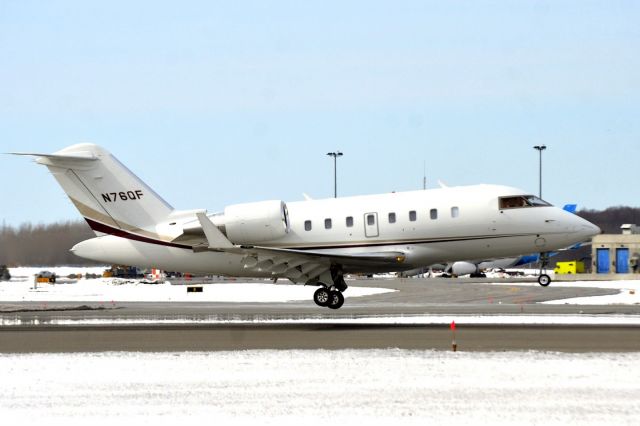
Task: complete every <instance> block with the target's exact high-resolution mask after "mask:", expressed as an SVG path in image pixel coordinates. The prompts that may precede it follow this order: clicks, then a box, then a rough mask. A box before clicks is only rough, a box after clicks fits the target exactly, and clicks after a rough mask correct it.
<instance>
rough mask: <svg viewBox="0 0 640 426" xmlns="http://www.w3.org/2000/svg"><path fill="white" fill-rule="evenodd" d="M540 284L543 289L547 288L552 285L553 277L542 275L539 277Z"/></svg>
mask: <svg viewBox="0 0 640 426" xmlns="http://www.w3.org/2000/svg"><path fill="white" fill-rule="evenodd" d="M538 284H540V285H541V286H542V287H546V286H548V285H549V284H551V277H550V276H549V275H547V274H542V275H540V276H539V277H538Z"/></svg>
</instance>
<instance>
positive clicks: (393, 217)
mask: <svg viewBox="0 0 640 426" xmlns="http://www.w3.org/2000/svg"><path fill="white" fill-rule="evenodd" d="M389 223H396V214H395V213H389Z"/></svg>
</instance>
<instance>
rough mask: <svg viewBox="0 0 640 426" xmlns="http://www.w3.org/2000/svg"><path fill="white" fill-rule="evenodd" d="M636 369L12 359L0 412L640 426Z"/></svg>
mask: <svg viewBox="0 0 640 426" xmlns="http://www.w3.org/2000/svg"><path fill="white" fill-rule="evenodd" d="M639 363H640V353H597V354H564V353H549V352H493V353H477V352H474V353H462V352H457V353H454V352H436V351H415V350H414V351H412V350H398V349H386V350H338V351H327V350H307V351H304V350H278V351H268V350H255V351H232V352H210V353H202V352H181V353H133V352H107V353H80V354H21V355H6V354H5V355H0V377H2V378H3V379H2V398H0V413H2V421H3V423H5V424H38V425H42V424H47V425H49V424H61V425H62V424H64V425H65V426H66V425H87V424H92V425H106V424H109V425H112V424H135V423H133V422H143V423H144V424H147V423H152V424H160V425H165V424H166V425H169V424H171V425H173V424H175V423H176V422H180V423H181V424H185V423H184V422H186V424H209V423H211V421H212V420H214V419H215V423H216V424H224V425H229V424H247V425H254V424H272V425H299V424H305V425H326V424H355V423H356V422H358V424H375V425H383V424H393V425H398V424H411V425H424V424H425V421H431V422H433V423H435V424H484V425H513V424H544V425H566V424H579V425H582V426H584V425H595V424H598V425H601V424H615V425H636V424H638V412H640V369H638V368H637V365H638V364H639ZM140 424H142V423H140ZM427 424H428V423H427Z"/></svg>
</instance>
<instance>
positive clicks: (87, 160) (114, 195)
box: [16, 144, 174, 233]
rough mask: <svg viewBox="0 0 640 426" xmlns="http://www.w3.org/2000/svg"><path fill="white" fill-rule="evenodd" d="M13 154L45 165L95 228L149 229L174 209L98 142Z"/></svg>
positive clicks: (164, 219) (95, 229) (101, 229)
mask: <svg viewBox="0 0 640 426" xmlns="http://www.w3.org/2000/svg"><path fill="white" fill-rule="evenodd" d="M16 154H18V155H32V156H35V157H37V158H36V162H37V163H39V164H43V165H45V166H47V168H48V169H49V171H50V172H51V174H52V175H53V176H54V177H55V178H56V180H57V181H58V183H59V184H60V186H62V189H63V190H64V192H66V193H67V195H68V196H69V198H70V199H71V201H72V202H73V204H74V205H75V206H76V208H77V209H78V211H80V214H82V215H83V216H84V218H85V219H86V220H87V222H88V223H89V225H90V226H91V228H92V229H93V230H94V231H96V232H104V228H105V227H108V228H119V229H121V230H123V231H132V232H140V231H145V230H147V231H148V230H153V229H154V228H155V225H157V224H159V223H162V222H166V221H167V220H168V219H169V215H170V214H171V213H172V212H173V211H174V210H173V207H171V206H170V205H169V204H168V203H167V202H166V201H164V200H163V199H162V198H161V197H160V196H159V195H158V194H156V193H155V192H154V191H153V190H152V189H151V188H150V187H149V186H147V185H146V184H145V183H144V182H142V181H141V180H140V179H139V178H138V177H137V176H136V175H134V174H133V173H132V172H131V171H130V170H129V169H127V168H126V167H125V166H124V165H123V164H122V163H120V162H119V161H118V160H117V159H116V158H115V157H114V156H112V155H111V154H110V153H109V152H108V151H107V150H105V149H104V148H102V147H100V146H98V145H93V144H78V145H73V146H70V147H67V148H64V149H63V150H61V151H58V152H56V153H54V154H31V153H16ZM143 233H144V232H143Z"/></svg>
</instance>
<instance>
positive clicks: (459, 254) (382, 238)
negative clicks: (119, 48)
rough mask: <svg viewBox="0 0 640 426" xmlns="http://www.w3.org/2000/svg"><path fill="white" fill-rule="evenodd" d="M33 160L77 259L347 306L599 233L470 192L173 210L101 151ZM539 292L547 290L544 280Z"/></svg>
mask: <svg viewBox="0 0 640 426" xmlns="http://www.w3.org/2000/svg"><path fill="white" fill-rule="evenodd" d="M13 154H16V155H28V156H34V157H36V158H35V162H36V163H38V164H41V165H44V166H46V167H47V168H48V169H49V171H50V172H51V174H52V175H53V176H54V178H55V179H56V180H57V181H58V183H59V184H60V186H62V189H63V190H64V191H65V192H66V194H67V196H68V197H69V198H70V200H71V202H72V203H73V204H74V205H75V207H76V208H77V210H78V211H79V212H80V214H81V215H82V216H83V217H84V219H85V220H86V221H87V223H88V224H89V226H90V227H91V228H92V229H93V231H94V232H95V234H96V237H95V238H91V239H89V240H86V241H82V242H80V243H78V244H76V245H75V246H74V247H73V248H72V249H71V251H72V252H73V253H75V254H76V255H78V256H80V257H83V258H86V259H91V260H95V261H100V262H108V263H113V264H125V265H136V266H141V267H149V268H151V267H156V268H160V269H164V270H169V271H184V272H187V271H188V272H191V273H204V274H216V275H225V276H235V277H262V278H272V279H274V280H277V279H279V278H286V279H289V280H290V281H291V282H293V283H295V284H303V285H313V286H318V289H317V290H316V291H315V292H314V295H313V300H314V302H315V303H316V304H317V305H318V306H322V307H329V308H331V309H338V308H340V307H341V306H342V305H343V303H344V295H343V294H342V292H344V291H345V290H346V289H347V284H346V283H345V280H344V275H345V274H374V273H383V272H399V271H404V270H410V269H415V268H417V267H420V266H421V265H431V264H436V263H447V262H450V261H458V260H473V259H479V258H500V257H511V256H516V255H521V254H526V253H532V252H549V251H553V250H556V249H560V248H563V247H567V246H570V245H573V244H575V243H578V242H582V241H585V240H588V239H589V238H591V237H592V236H594V235H596V234H599V233H600V229H599V228H598V227H597V226H595V225H593V224H591V223H590V222H588V221H586V220H584V219H582V218H580V217H578V216H576V215H574V214H570V213H568V212H566V211H563V210H562V209H560V208H557V207H554V206H552V205H551V204H549V203H547V202H546V201H543V200H541V199H540V198H538V197H535V196H534V195H531V194H530V193H528V192H526V191H522V190H520V189H517V188H512V187H508V186H501V185H484V184H483V185H471V186H457V187H452V188H448V187H444V188H438V189H429V190H419V191H409V192H395V193H387V194H379V195H363V196H355V197H341V198H329V199H320V200H305V201H300V202H290V203H285V202H284V201H281V200H268V201H259V202H253V203H244V204H235V205H230V206H227V207H225V208H224V211H222V212H218V213H207V211H206V210H205V209H198V210H176V209H174V208H173V207H171V205H170V204H169V203H167V202H166V201H165V200H164V199H163V198H162V197H160V195H158V194H157V193H156V192H155V191H154V190H153V189H151V188H150V187H149V186H148V185H146V184H145V183H144V182H142V180H140V179H139V178H138V177H137V176H136V175H135V174H133V173H132V172H131V171H130V170H129V169H128V168H126V167H125V166H124V165H123V164H122V163H120V162H119V161H118V160H117V159H116V158H115V157H114V156H113V155H112V154H111V153H109V152H108V151H107V150H106V149H104V148H102V147H100V146H98V145H94V144H86V143H85V144H77V145H73V146H69V147H67V148H64V149H62V150H60V151H57V152H55V153H53V154H38V153H13ZM539 282H541V284H542V283H548V282H550V278H549V276H548V275H544V274H542V275H541V276H540V277H539Z"/></svg>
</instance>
